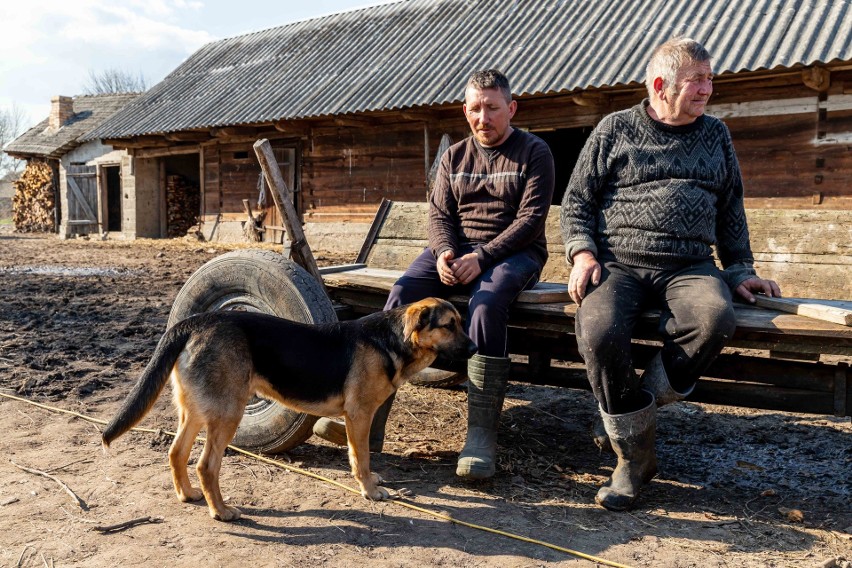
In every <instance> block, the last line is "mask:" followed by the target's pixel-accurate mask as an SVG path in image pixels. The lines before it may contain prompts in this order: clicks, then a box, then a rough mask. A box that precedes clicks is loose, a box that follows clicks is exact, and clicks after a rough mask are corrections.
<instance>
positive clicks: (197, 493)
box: [178, 487, 204, 503]
mask: <svg viewBox="0 0 852 568" xmlns="http://www.w3.org/2000/svg"><path fill="white" fill-rule="evenodd" d="M178 499H180V500H181V501H182V502H184V503H191V502H192V501H201V500H202V499H204V493H202V492H201V489H196V488H195V487H190V488H189V491H188V492H186V493H179V494H178Z"/></svg>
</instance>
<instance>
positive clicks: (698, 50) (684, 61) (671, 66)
mask: <svg viewBox="0 0 852 568" xmlns="http://www.w3.org/2000/svg"><path fill="white" fill-rule="evenodd" d="M704 61H710V53H709V52H708V51H707V50H706V49H704V46H703V45H701V44H700V43H698V42H697V41H695V40H694V39H691V38H688V37H676V38H673V39H670V40H669V41H667V42H666V43H664V44H662V45H659V46H657V48H656V49H654V52H653V53H652V54H651V59H650V60H649V61H648V66H647V67H645V87H646V88H647V89H648V96H651V95H653V93H654V79H656V78H657V77H662V78H663V81H664V82H665V84H666V85H668V86H669V87H670V88H674V87H675V85H676V84H677V72H678V70H679V69H680V68H681V67H683V66H684V65H688V64H689V63H702V62H704Z"/></svg>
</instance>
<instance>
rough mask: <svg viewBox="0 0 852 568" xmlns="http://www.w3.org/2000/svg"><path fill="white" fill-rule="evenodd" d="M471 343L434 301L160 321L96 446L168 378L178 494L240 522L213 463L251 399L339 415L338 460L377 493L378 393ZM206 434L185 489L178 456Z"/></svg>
mask: <svg viewBox="0 0 852 568" xmlns="http://www.w3.org/2000/svg"><path fill="white" fill-rule="evenodd" d="M475 352H476V345H475V344H474V343H473V341H471V339H470V337H468V336H467V334H466V333H465V332H464V330H463V327H462V322H461V316H460V315H459V312H458V311H457V310H456V309H455V308H454V307H453V305H452V304H450V303H449V302H447V301H445V300H440V299H437V298H427V299H425V300H422V301H420V302H416V303H413V304H409V305H407V306H402V307H399V308H395V309H392V310H389V311H386V312H377V313H374V314H370V315H368V316H365V317H362V318H360V319H357V320H352V321H343V322H337V323H332V324H320V325H309V324H303V323H296V322H292V321H289V320H285V319H281V318H278V317H275V316H270V315H266V314H261V313H254V312H240V311H221V312H209V313H204V314H200V315H195V316H192V317H189V318H187V319H185V320H183V321H181V322H178V323H177V324H175V325H174V326H172V327H171V328H170V329H169V330H168V331H166V333H165V334H164V335H163V337H162V338H161V339H160V342H159V343H158V345H157V348H156V350H155V352H154V355H153V357H152V359H151V361H150V362H149V363H148V365H147V367H146V368H145V370H144V371H143V373H142V376H141V377H140V378H139V381H138V382H137V383H136V386H135V387H134V388H133V390H132V391H131V393H130V394H129V395H128V397H127V399H126V400H125V401H124V404H123V406H122V408H121V410H120V411H119V412H118V415H116V416H115V418H113V419H112V421H111V422H110V423H109V424H108V425H107V427H106V429H105V430H104V432H103V434H102V439H103V445H104V448H105V449H106V448H108V447H109V445H110V443H112V442H113V440H115V439H116V438H118V437H119V436H121V435H122V434H124V433H125V432H127V431H128V430H130V429H131V428H132V427H133V426H134V425H135V424H136V423H138V422H139V421H140V420H141V419H142V418H143V417H144V416H145V414H146V413H147V412H148V411H149V410H150V409H151V407H152V406H153V404H154V402H155V401H156V399H157V397H158V396H159V394H160V392H161V391H162V389H163V387H164V386H165V383H166V381H167V380H168V378H169V376H171V380H172V388H173V397H174V403H175V406H176V407H177V411H178V420H179V422H178V431H177V436H176V437H175V439H174V442H173V443H172V446H171V449H170V450H169V465H170V467H171V473H172V482H173V483H174V487H175V492H176V493H177V496H178V499H179V500H180V501H183V502H188V501H197V500H200V499H201V498H202V497H204V498H205V499H206V500H207V506H208V508H209V511H210V516H212V517H213V518H214V519H217V520H221V521H233V520H236V519H239V518H240V511H239V509H237V508H235V507H230V506H228V505H226V504H225V502H224V501H223V500H222V493H221V491H220V489H219V469H220V467H221V465H222V456H223V455H224V453H225V448H226V447H227V446H228V444H229V443H230V442H231V440H232V439H233V437H234V434H235V432H236V431H237V426H239V424H240V420H241V419H242V416H243V410H244V409H245V406H246V403H247V402H248V401H249V399H250V398H251V396H252V395H254V394H257V395H259V396H262V397H265V398H269V399H272V400H275V401H278V402H280V403H281V404H283V405H285V406H287V407H289V408H292V409H294V410H297V411H299V412H305V413H308V414H313V415H317V416H341V415H342V416H343V417H344V420H345V422H346V436H347V440H348V444H349V463H350V465H351V467H352V475H353V476H354V477H355V479H356V480H357V482H358V484H359V486H360V489H361V495H362V496H364V497H365V498H367V499H372V500H382V499H388V498H389V496H390V495H389V494H388V492H387V490H386V489H384V488H383V487H380V486H379V484H380V483H381V482H382V479H381V478H380V477H379V476H378V475H376V474H375V473H372V472H371V471H370V451H369V435H370V425H371V423H372V421H373V415H374V414H375V413H376V410H377V409H378V408H379V406H381V404H382V403H383V402H384V401H385V400H387V398H388V397H389V396H390V395H391V394H393V393H394V392H396V390H397V389H398V388H399V387H400V386H401V385H402V383H404V382H405V381H406V380H407V379H408V378H410V377H411V376H412V375H414V374H415V373H417V372H419V371H421V370H422V369H424V368H426V367H428V366H429V365H430V364H431V363H432V362H433V361H434V360H435V358H436V357H437V356H438V354H441V355H443V356H445V357H447V358H450V359H469V358H470V357H471V356H472V355H473V354H474V353H475ZM202 428H204V429H206V431H207V440H206V442H205V443H204V449H203V451H202V453H201V457H200V458H199V460H198V466H197V468H196V469H197V472H198V478H199V481H200V483H201V489H200V490H199V489H196V488H194V487H192V485H191V484H190V481H189V475H188V473H187V462H188V460H189V454H190V450H191V449H192V445H193V443H194V441H195V437H196V436H197V435H198V433H199V432H200V431H201V429H202Z"/></svg>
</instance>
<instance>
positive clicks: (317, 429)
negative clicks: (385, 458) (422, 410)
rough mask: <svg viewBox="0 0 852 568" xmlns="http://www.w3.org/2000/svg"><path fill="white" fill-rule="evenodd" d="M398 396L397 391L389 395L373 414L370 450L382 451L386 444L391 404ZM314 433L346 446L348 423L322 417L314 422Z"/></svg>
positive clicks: (326, 439) (333, 442)
mask: <svg viewBox="0 0 852 568" xmlns="http://www.w3.org/2000/svg"><path fill="white" fill-rule="evenodd" d="M395 398H396V393H393V394H392V395H390V396H389V397H388V399H387V400H386V401H384V402H383V403H382V405H381V406H380V407H379V408H378V410H376V414H375V415H374V416H373V423H372V425H371V426H370V451H371V452H376V453H378V452H381V451H382V449H383V448H384V445H385V425H386V424H387V421H388V415H389V414H390V409H391V406H393V401H394V399H395ZM314 435H316V436H319V437H320V438H322V439H323V440H325V441H326V442H331V443H332V444H337V445H338V446H345V445H346V444H347V440H346V424H344V423H343V422H342V421H340V420H335V419H333V418H325V417H322V418H320V419H319V420H317V421H316V423H315V424H314Z"/></svg>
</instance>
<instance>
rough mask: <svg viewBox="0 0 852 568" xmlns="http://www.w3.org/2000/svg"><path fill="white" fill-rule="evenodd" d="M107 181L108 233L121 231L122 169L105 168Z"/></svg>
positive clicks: (116, 167) (115, 167)
mask: <svg viewBox="0 0 852 568" xmlns="http://www.w3.org/2000/svg"><path fill="white" fill-rule="evenodd" d="M103 170H104V179H105V180H106V205H107V218H106V229H107V231H121V168H120V167H118V166H107V167H104V169H103Z"/></svg>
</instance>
